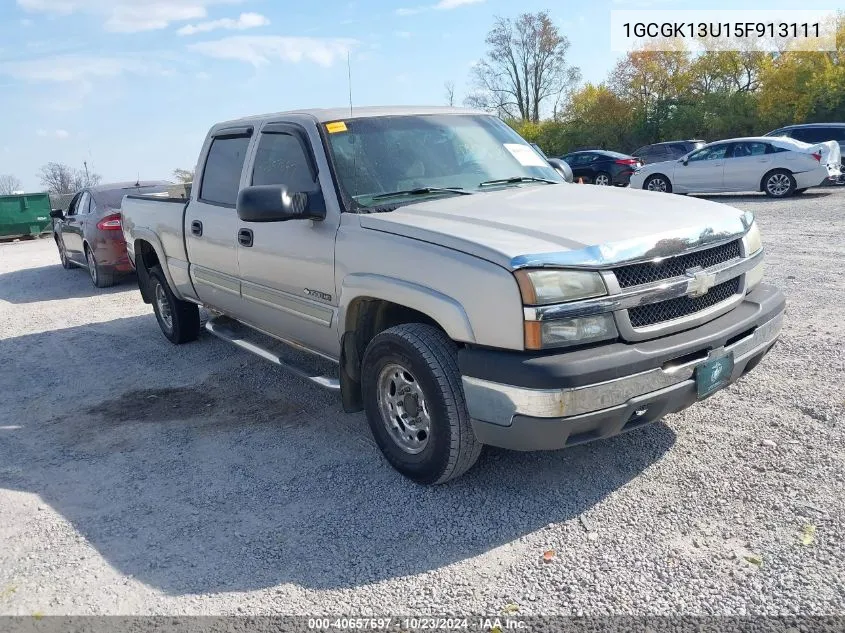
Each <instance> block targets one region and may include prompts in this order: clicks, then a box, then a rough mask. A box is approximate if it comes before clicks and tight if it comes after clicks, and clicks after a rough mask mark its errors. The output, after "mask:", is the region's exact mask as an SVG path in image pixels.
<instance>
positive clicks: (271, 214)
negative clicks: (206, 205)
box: [236, 185, 326, 222]
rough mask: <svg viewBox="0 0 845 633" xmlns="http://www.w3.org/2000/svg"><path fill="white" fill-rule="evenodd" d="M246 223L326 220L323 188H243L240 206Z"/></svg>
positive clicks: (271, 186) (240, 216) (239, 201)
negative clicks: (315, 189) (291, 189)
mask: <svg viewBox="0 0 845 633" xmlns="http://www.w3.org/2000/svg"><path fill="white" fill-rule="evenodd" d="M236 209H237V212H238V217H239V218H240V219H241V220H243V221H244V222H286V221H288V220H323V219H325V217H326V202H325V199H324V198H323V193H322V192H321V191H320V190H317V191H310V192H307V193H306V192H302V191H288V188H287V187H285V186H284V185H255V186H252V187H245V188H243V189H241V191H240V193H239V194H238V204H237V206H236Z"/></svg>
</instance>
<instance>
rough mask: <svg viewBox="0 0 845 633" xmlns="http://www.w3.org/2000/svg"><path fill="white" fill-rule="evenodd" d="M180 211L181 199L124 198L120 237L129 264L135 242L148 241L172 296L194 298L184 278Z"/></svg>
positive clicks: (190, 285) (183, 204)
mask: <svg viewBox="0 0 845 633" xmlns="http://www.w3.org/2000/svg"><path fill="white" fill-rule="evenodd" d="M184 211H185V200H182V199H173V198H171V199H168V198H154V197H152V196H149V197H143V196H127V197H125V198H124V199H123V204H122V205H121V215H122V217H123V234H124V237H125V238H126V243H127V248H128V250H129V253H130V256H131V257H132V258H133V261H134V259H135V257H136V253H135V244H136V241H137V240H145V241H147V242H149V243H150V244H151V245H152V246H153V248H154V249H155V251H156V255H158V260H159V262H160V263H161V264H162V269H163V270H164V274H165V276H166V277H167V282H168V284H169V285H170V288H171V289H172V290H173V291H174V294H176V295H177V296H179V297H180V298H186V297H189V298H196V295H195V293H194V288H193V285H192V284H191V280H190V277H189V275H188V256H187V254H186V252H185V240H184V227H183V218H184Z"/></svg>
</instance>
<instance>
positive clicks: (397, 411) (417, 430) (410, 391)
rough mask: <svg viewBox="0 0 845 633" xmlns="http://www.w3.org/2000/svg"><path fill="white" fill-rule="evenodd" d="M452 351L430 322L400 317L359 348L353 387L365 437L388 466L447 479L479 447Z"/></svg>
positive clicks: (423, 479)
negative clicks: (365, 427) (357, 386)
mask: <svg viewBox="0 0 845 633" xmlns="http://www.w3.org/2000/svg"><path fill="white" fill-rule="evenodd" d="M457 352H458V350H457V347H456V345H455V343H454V342H452V341H451V340H450V339H449V337H448V336H446V334H445V333H443V332H442V331H441V330H439V329H438V328H436V327H434V326H431V325H425V324H422V323H407V324H403V325H397V326H395V327H392V328H390V329H388V330H385V331H384V332H381V333H380V334H378V335H376V336H375V337H374V338H373V340H372V341H370V344H369V345H368V346H367V350H366V352H365V353H364V360H363V363H362V367H361V374H362V379H361V390H362V395H363V400H364V408H365V410H366V412H367V421H368V422H369V425H370V430H371V431H372V433H373V438H374V439H375V441H376V444H377V445H378V447H379V449H381V452H382V454H383V455H384V456H385V458H386V459H387V461H388V462H390V464H391V466H393V467H394V468H395V469H396V470H398V471H399V472H400V473H402V474H403V475H404V476H405V477H407V478H409V479H411V480H413V481H415V482H417V483H420V484H442V483H445V482H447V481H449V480H450V479H455V478H456V477H459V476H460V475H462V474H464V473H465V472H466V471H467V470H469V469H470V468H471V467H472V466H473V464H475V462H476V461H477V460H478V456H479V455H480V454H481V449H482V444H481V443H480V442H479V441H478V440H477V439H476V437H475V433H474V432H473V430H472V425H471V423H470V418H469V413H468V412H467V408H466V402H465V401H464V391H463V387H462V386H461V375H460V371H459V370H458V353H457Z"/></svg>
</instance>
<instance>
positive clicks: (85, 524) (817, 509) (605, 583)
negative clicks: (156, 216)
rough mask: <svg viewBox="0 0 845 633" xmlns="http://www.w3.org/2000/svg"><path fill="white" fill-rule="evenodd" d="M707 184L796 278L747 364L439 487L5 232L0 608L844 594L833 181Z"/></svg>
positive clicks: (713, 599) (829, 609) (246, 365)
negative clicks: (653, 418) (741, 213)
mask: <svg viewBox="0 0 845 633" xmlns="http://www.w3.org/2000/svg"><path fill="white" fill-rule="evenodd" d="M713 199H715V200H718V201H721V202H727V203H729V204H732V205H735V206H737V207H739V208H741V209H749V210H753V211H754V212H756V213H757V214H758V218H759V221H760V224H761V227H762V229H763V236H764V240H765V243H766V246H767V248H768V262H769V265H768V271H767V280H768V281H770V282H773V283H775V284H777V285H779V286H781V287H782V288H783V289H784V290H785V292H786V294H787V296H788V299H789V308H788V315H787V319H786V325H785V331H784V334H783V338H782V340H781V342H780V344H779V345H778V346H777V347H776V348H775V349H774V351H773V352H772V353H771V354H770V355H769V356H768V357H767V359H766V360H765V361H764V362H763V363H762V364H761V365H760V367H758V368H757V369H756V370H755V371H754V372H753V373H752V374H751V375H750V376H748V377H747V378H746V379H744V380H743V381H741V382H740V383H739V384H737V385H735V386H733V387H732V388H730V389H728V390H726V391H723V392H721V393H719V394H717V395H716V396H714V397H713V398H711V399H709V400H708V401H707V402H706V403H702V404H700V405H697V406H695V407H693V408H691V409H689V410H687V411H686V412H684V413H682V414H679V415H673V416H671V417H669V418H668V419H666V420H665V421H664V422H660V423H657V424H654V425H651V426H649V427H647V428H644V429H642V430H638V431H636V432H633V433H630V434H628V435H625V436H622V437H617V438H615V439H612V440H608V441H603V442H600V443H595V444H591V445H586V446H581V447H575V448H571V449H568V450H566V451H561V452H554V453H535V454H520V453H509V452H506V451H498V450H487V451H486V452H485V454H484V455H483V456H482V458H481V460H480V461H479V464H478V465H477V467H476V468H475V469H474V470H472V471H471V472H470V473H469V474H468V475H467V476H465V477H463V478H462V479H460V480H458V481H456V482H454V483H453V484H450V485H447V486H443V487H439V488H430V489H427V488H421V487H418V486H415V485H413V484H411V483H409V482H407V481H405V480H403V479H402V478H401V477H400V476H399V475H397V474H396V473H394V471H393V470H391V468H390V467H389V466H388V465H387V464H386V462H385V461H384V460H383V459H382V458H381V456H380V454H379V453H378V451H377V449H376V447H375V445H374V444H373V442H372V441H371V440H370V438H369V431H368V429H367V427H366V422H365V420H364V417H363V415H362V414H357V415H352V416H349V415H345V414H344V413H343V412H342V409H341V407H340V402H339V399H336V398H335V396H333V395H330V394H326V393H324V392H322V391H320V390H319V389H318V388H316V387H312V386H310V385H308V384H306V383H304V382H302V381H300V380H298V379H296V378H293V377H290V376H288V375H287V374H285V373H284V372H283V371H282V370H280V369H278V368H276V367H274V366H271V365H269V364H267V363H265V362H264V361H261V360H259V359H257V358H253V357H251V356H249V355H247V354H246V353H243V352H240V351H238V350H235V349H232V348H230V347H228V346H226V345H225V344H224V343H222V342H219V341H217V340H216V339H212V338H210V337H209V336H207V335H204V336H202V337H201V338H200V340H199V341H198V342H197V343H193V344H190V345H185V346H182V347H175V346H172V345H171V344H170V343H168V342H167V341H166V340H165V338H164V337H163V336H162V335H161V333H160V332H159V329H158V325H157V324H156V321H155V318H154V316H153V315H152V310H151V308H150V307H149V306H147V305H144V304H143V303H142V302H141V299H140V296H139V293H138V291H137V290H136V288H135V286H134V281H131V280H130V281H127V282H125V283H124V284H122V285H120V286H118V287H116V288H112V289H109V290H97V289H95V288H94V287H93V286H92V285H91V283H90V281H89V280H88V278H87V276H86V273H85V272H84V271H82V270H71V271H65V270H63V269H62V268H61V266H60V265H59V263H58V262H59V260H58V255H57V252H56V249H55V246H54V245H53V243H52V242H51V241H50V240H49V239H42V240H37V241H23V242H20V243H11V244H2V245H0V363H2V373H0V394H2V395H1V396H0V397H2V403H3V406H2V408H0V544H2V545H0V613H3V614H21V615H29V614H34V613H41V614H158V613H164V614H200V613H202V614H236V613H249V614H313V613H333V614H340V613H347V614H356V615H357V614H373V615H385V614H389V613H391V614H406V615H407V614H430V613H434V614H447V613H460V614H467V613H485V614H497V613H501V612H502V611H503V609H504V610H508V609H510V610H516V609H518V612H519V613H520V614H526V615H527V614H580V613H583V614H588V615H593V614H607V613H613V614H669V613H675V612H682V613H688V614H734V615H736V614H746V613H747V614H761V613H765V614H799V613H801V614H818V613H828V614H829V613H839V614H841V613H845V548H843V546H842V542H843V536H845V525H843V524H844V523H845V491H844V490H845V486H843V484H845V474H843V473H845V446H843V425H845V387H843V385H845V351H843V350H844V349H845V276H843V274H842V266H843V262H845V238H844V237H843V235H845V191H841V190H839V191H829V190H815V191H814V192H809V193H807V194H805V195H804V196H802V197H800V198H794V199H790V200H783V201H769V200H767V199H766V198H765V197H763V196H754V195H752V196H720V197H714V198H713ZM680 202H681V201H680V200H679V203H680ZM805 526H814V527H815V534H814V535H813V542H812V543H810V544H804V543H802V538H803V537H804V535H805V529H809V528H805ZM808 540H809V539H808ZM549 549H553V550H555V552H556V555H555V557H554V560H553V561H552V562H550V563H544V562H542V561H541V557H542V554H543V552H544V551H545V550H549ZM508 605H511V606H508ZM512 605H516V606H512Z"/></svg>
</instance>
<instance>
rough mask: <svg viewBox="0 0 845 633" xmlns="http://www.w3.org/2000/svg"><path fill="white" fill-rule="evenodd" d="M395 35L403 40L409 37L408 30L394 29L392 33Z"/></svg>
mask: <svg viewBox="0 0 845 633" xmlns="http://www.w3.org/2000/svg"><path fill="white" fill-rule="evenodd" d="M393 34H394V35H395V36H396V37H399V38H402V39H403V40H407V39H408V38H409V37H411V32H410V31H394V33H393Z"/></svg>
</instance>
